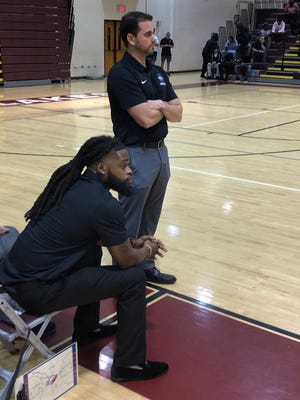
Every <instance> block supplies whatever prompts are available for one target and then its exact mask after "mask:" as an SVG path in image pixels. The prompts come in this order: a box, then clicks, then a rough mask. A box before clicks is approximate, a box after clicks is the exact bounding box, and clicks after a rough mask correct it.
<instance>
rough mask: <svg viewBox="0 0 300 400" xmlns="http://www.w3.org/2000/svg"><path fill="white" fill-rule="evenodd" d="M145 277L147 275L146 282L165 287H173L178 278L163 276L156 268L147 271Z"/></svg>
mask: <svg viewBox="0 0 300 400" xmlns="http://www.w3.org/2000/svg"><path fill="white" fill-rule="evenodd" d="M145 275H146V280H147V281H149V282H154V283H161V284H165V285H171V284H172V283H175V282H176V276H174V275H169V274H163V273H162V272H160V270H159V269H157V268H156V267H153V268H151V269H146V270H145Z"/></svg>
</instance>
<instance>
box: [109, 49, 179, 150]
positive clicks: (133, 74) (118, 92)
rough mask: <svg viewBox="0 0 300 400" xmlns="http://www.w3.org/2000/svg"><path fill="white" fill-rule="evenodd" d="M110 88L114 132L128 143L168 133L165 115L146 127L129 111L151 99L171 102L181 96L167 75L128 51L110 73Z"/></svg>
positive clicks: (156, 138) (163, 135)
mask: <svg viewBox="0 0 300 400" xmlns="http://www.w3.org/2000/svg"><path fill="white" fill-rule="evenodd" d="M107 91H108V96H109V101H110V107H111V118H112V122H113V129H114V134H115V136H116V137H118V138H119V139H120V140H121V141H122V142H123V143H124V144H125V145H134V144H138V143H142V142H154V141H159V140H161V139H164V138H165V137H166V136H167V133H168V125H167V121H166V119H165V118H163V119H161V120H160V121H159V122H158V123H157V124H156V125H154V126H152V127H151V128H148V129H145V128H143V127H141V126H140V125H138V124H137V123H136V121H135V120H134V119H133V118H132V117H131V116H130V114H129V113H128V112H127V110H128V109H129V108H130V107H133V106H136V105H138V104H141V103H146V102H147V100H158V99H160V100H163V101H171V100H173V99H175V98H177V96H176V93H175V92H174V90H173V88H172V85H171V83H170V81H169V78H168V76H167V74H166V73H165V72H164V70H163V69H162V68H160V67H159V66H157V65H154V64H152V63H150V62H148V61H147V64H146V67H145V66H143V65H142V64H141V63H139V62H138V61H137V60H136V59H135V58H134V57H132V56H131V55H130V54H129V53H128V52H125V54H124V57H123V58H122V60H121V61H119V62H118V63H117V64H115V65H114V66H113V67H112V69H111V70H110V72H109V75H108V79H107Z"/></svg>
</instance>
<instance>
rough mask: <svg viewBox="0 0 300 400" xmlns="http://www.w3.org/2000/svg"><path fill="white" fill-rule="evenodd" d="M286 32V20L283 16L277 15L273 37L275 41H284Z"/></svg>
mask: <svg viewBox="0 0 300 400" xmlns="http://www.w3.org/2000/svg"><path fill="white" fill-rule="evenodd" d="M284 33H285V22H284V21H283V19H282V17H281V16H279V17H277V19H276V21H275V22H274V24H273V26H272V33H271V36H272V39H273V42H275V43H278V42H282V37H283V34H284Z"/></svg>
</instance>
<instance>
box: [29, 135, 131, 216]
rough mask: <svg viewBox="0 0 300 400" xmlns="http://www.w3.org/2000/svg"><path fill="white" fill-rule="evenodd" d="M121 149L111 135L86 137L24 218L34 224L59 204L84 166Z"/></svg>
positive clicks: (53, 176)
mask: <svg viewBox="0 0 300 400" xmlns="http://www.w3.org/2000/svg"><path fill="white" fill-rule="evenodd" d="M122 149H124V145H123V144H122V143H121V142H120V141H119V140H118V139H115V138H112V137H111V136H95V137H92V138H90V139H88V140H87V141H86V142H85V143H84V144H83V145H82V146H81V148H80V149H79V151H78V153H77V154H76V156H75V157H74V158H73V159H72V160H71V161H69V162H68V163H67V164H64V165H62V166H61V167H59V168H57V170H55V171H54V173H53V174H52V176H51V178H50V180H49V182H48V183H47V185H46V187H45V188H44V190H43V191H42V193H41V194H40V195H39V197H38V198H37V199H36V201H35V202H34V204H33V206H32V208H31V209H30V210H28V211H27V212H26V213H25V215H24V217H25V220H26V221H30V223H31V224H35V223H36V222H37V221H38V219H39V218H40V217H42V216H43V215H44V214H46V212H47V211H48V210H49V209H50V208H52V207H53V206H54V205H56V204H59V202H60V201H61V199H62V198H63V196H64V194H65V193H66V191H67V190H68V189H69V188H70V187H71V186H72V185H73V183H74V182H76V181H77V180H78V179H79V178H80V176H81V174H82V170H83V169H84V168H85V167H89V166H90V165H91V164H92V163H94V162H95V161H100V160H101V159H102V157H104V156H105V155H107V154H108V153H111V152H116V151H119V150H122Z"/></svg>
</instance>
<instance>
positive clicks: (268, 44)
mask: <svg viewBox="0 0 300 400" xmlns="http://www.w3.org/2000/svg"><path fill="white" fill-rule="evenodd" d="M260 35H264V37H265V46H266V48H267V49H269V48H270V47H271V44H272V38H271V29H269V25H268V24H267V22H265V23H264V25H263V28H262V29H261V30H260V31H259V32H258V35H257V37H259V36H260Z"/></svg>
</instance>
